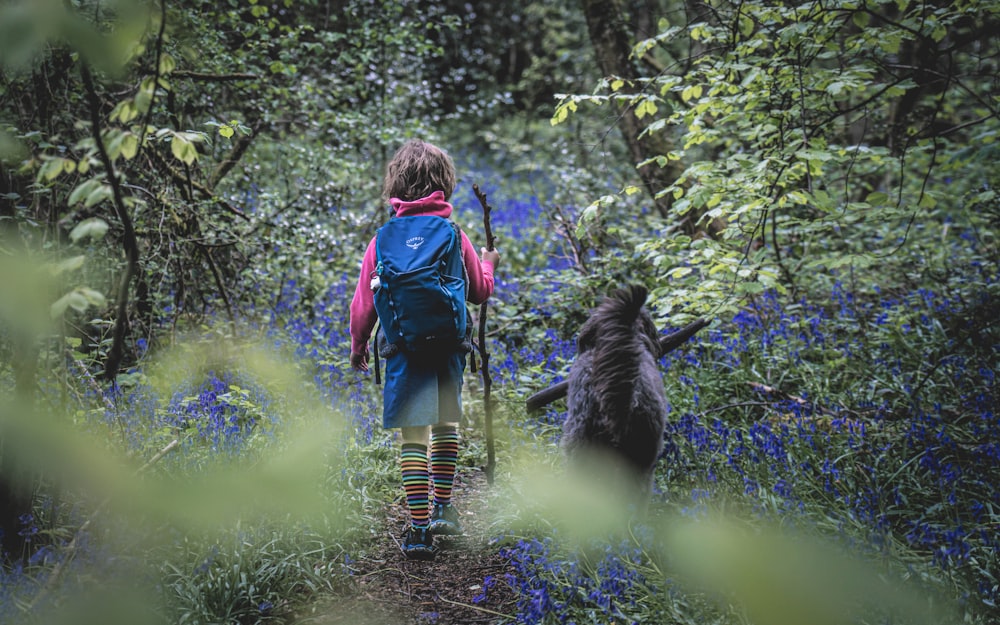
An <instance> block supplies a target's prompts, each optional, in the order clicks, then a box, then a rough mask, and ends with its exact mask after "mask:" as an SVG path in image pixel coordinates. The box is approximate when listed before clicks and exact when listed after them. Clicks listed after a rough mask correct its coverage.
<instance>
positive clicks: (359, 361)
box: [351, 350, 368, 371]
mask: <svg viewBox="0 0 1000 625" xmlns="http://www.w3.org/2000/svg"><path fill="white" fill-rule="evenodd" d="M351 367H353V368H354V369H357V370H358V371H368V351H367V350H366V351H365V353H363V354H355V353H354V352H351Z"/></svg>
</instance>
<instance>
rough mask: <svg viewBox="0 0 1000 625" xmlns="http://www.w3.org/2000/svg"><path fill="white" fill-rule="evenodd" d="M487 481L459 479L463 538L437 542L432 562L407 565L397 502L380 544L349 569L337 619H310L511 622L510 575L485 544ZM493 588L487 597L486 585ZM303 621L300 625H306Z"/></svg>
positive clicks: (472, 476)
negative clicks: (349, 584) (349, 583)
mask: <svg viewBox="0 0 1000 625" xmlns="http://www.w3.org/2000/svg"><path fill="white" fill-rule="evenodd" d="M488 488H489V486H488V485H487V484H486V478H485V476H484V474H483V473H482V471H478V470H471V471H470V470H464V471H460V472H459V474H458V475H457V476H456V485H455V507H456V508H458V510H459V513H460V514H461V521H462V525H463V529H464V531H465V534H464V535H463V536H457V537H452V538H442V537H436V538H435V544H436V545H437V546H438V547H439V551H438V553H437V556H436V557H435V559H434V560H432V561H429V562H419V561H409V560H407V559H406V557H405V556H403V553H402V551H401V549H400V541H401V537H402V534H403V531H404V529H405V528H406V525H407V523H408V522H409V515H408V513H407V511H406V507H405V505H404V504H403V502H402V500H401V498H400V500H399V501H396V502H394V503H392V504H390V505H388V506H386V508H385V510H384V514H385V524H384V525H385V527H384V531H383V533H382V535H383V537H384V539H383V540H380V541H379V542H378V544H376V545H373V546H372V548H371V549H370V550H369V551H368V553H367V555H366V556H364V557H362V558H360V559H358V560H357V561H355V562H353V563H352V564H351V568H352V569H353V571H354V574H353V576H352V578H353V596H351V597H349V598H348V600H347V601H346V602H344V601H338V602H337V606H336V609H335V610H333V611H331V612H335V613H326V614H324V615H323V617H322V618H316V619H308V621H309V622H312V623H321V624H322V625H341V624H343V625H347V624H348V623H350V624H352V625H389V624H392V625H409V624H411V623H412V624H419V625H477V624H483V625H485V624H490V625H492V624H500V623H511V622H513V619H512V618H510V616H507V617H505V616H503V615H513V614H514V606H513V603H514V596H513V593H512V592H511V590H510V589H509V588H508V586H507V584H506V583H505V582H504V581H503V580H504V575H505V574H506V573H507V572H508V571H509V570H510V569H509V567H508V565H507V563H506V561H504V559H503V558H501V557H500V555H499V554H498V551H499V549H498V547H497V545H495V544H490V538H491V536H489V535H488V534H489V531H488V528H487V525H488V519H489V518H490V516H491V514H490V510H489V506H490V505H491V503H490V501H489V499H490V498H489V497H488V496H487V495H488V493H487V489H488ZM487 577H493V578H494V579H496V580H497V582H496V584H495V585H494V586H493V587H492V588H490V590H489V592H487V593H486V595H485V597H483V596H481V595H482V594H483V586H484V580H486V578H487ZM303 622H305V621H303Z"/></svg>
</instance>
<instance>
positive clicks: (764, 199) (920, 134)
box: [554, 0, 1000, 313]
mask: <svg viewBox="0 0 1000 625" xmlns="http://www.w3.org/2000/svg"><path fill="white" fill-rule="evenodd" d="M585 6H589V7H590V8H589V9H588V10H589V11H590V12H591V13H593V14H594V15H597V13H596V12H597V11H598V9H601V10H604V11H605V12H606V13H605V14H606V15H608V16H609V19H611V18H613V16H614V15H615V11H617V9H616V8H615V7H616V6H617V5H616V4H615V3H610V2H595V3H587V4H586V5H585ZM678 8H681V7H678ZM608 11H610V13H609V12H608ZM678 16H679V19H678ZM672 18H673V19H672V20H668V19H666V18H664V19H661V20H660V23H659V33H658V34H657V35H656V36H654V37H650V38H648V39H645V40H641V41H638V42H635V45H634V46H633V47H632V48H631V52H630V54H631V58H632V59H633V60H638V59H646V58H650V64H654V65H656V66H657V67H662V68H664V69H663V71H662V72H659V73H657V74H656V75H654V76H651V77H648V78H636V77H635V74H634V70H633V74H630V75H628V76H626V78H629V79H630V80H633V81H634V82H636V85H637V89H636V90H635V91H634V92H629V93H626V92H624V91H623V90H624V88H625V87H626V86H627V83H626V82H625V81H624V80H621V81H620V82H616V81H615V80H614V79H612V80H605V81H603V82H602V83H601V84H600V85H599V89H598V91H597V93H595V94H593V95H585V96H571V97H567V98H566V99H564V100H563V101H562V102H561V103H560V105H559V107H558V108H557V110H556V115H555V117H554V121H559V120H560V119H564V118H565V117H566V116H567V115H568V113H569V112H571V111H572V110H575V109H576V108H577V106H578V105H579V104H581V103H583V102H588V103H593V104H598V105H602V104H607V103H609V102H610V103H612V104H614V105H616V106H620V107H622V108H623V109H624V111H625V112H626V113H627V112H628V111H631V112H633V113H634V115H635V117H640V116H641V117H642V118H643V122H644V125H643V130H642V131H641V132H640V134H641V135H642V136H643V137H644V138H646V139H649V138H655V137H657V136H659V137H662V138H663V140H664V143H663V144H662V146H663V147H660V148H658V150H657V151H656V153H652V154H647V158H646V160H645V161H644V162H643V164H644V165H645V166H651V165H652V166H661V167H664V168H666V171H667V172H669V173H668V174H667V175H666V176H664V178H663V182H664V183H665V184H662V186H661V187H660V188H658V189H657V190H656V191H655V193H656V196H657V197H659V198H661V199H663V198H666V197H670V198H671V201H670V203H669V211H670V214H671V215H672V216H673V219H674V220H680V219H683V218H685V216H687V215H696V216H697V219H698V223H699V224H701V225H702V226H704V225H705V224H707V223H708V221H709V220H715V221H716V223H721V224H724V225H725V227H724V230H722V231H721V232H720V233H719V237H718V240H717V241H704V240H697V241H695V240H692V239H691V238H689V237H685V236H677V237H670V238H664V239H662V240H658V241H648V242H644V243H643V244H642V245H641V251H642V253H643V254H644V255H645V256H646V257H647V259H648V260H649V261H650V263H651V266H654V267H658V268H659V274H658V279H657V281H658V282H659V283H660V284H662V285H664V286H663V287H661V288H660V289H659V290H658V292H657V291H654V294H657V295H659V296H660V297H662V298H663V299H664V300H668V301H669V302H670V303H671V304H676V305H680V304H679V303H680V302H687V305H688V306H689V307H690V309H693V310H695V311H698V312H701V313H703V312H705V311H707V310H709V309H715V310H723V309H725V308H724V307H725V306H734V305H735V304H736V303H738V302H740V301H741V300H742V299H743V298H744V297H746V296H748V295H752V294H753V293H755V292H758V291H759V290H760V289H762V288H765V287H768V286H773V287H776V288H782V289H783V288H792V289H796V288H802V287H804V286H806V285H808V284H809V283H810V282H812V281H815V280H816V278H818V277H820V276H823V275H833V274H836V273H837V272H839V271H840V270H849V269H855V270H863V269H865V268H866V267H869V266H872V265H873V264H876V263H877V264H885V263H893V262H898V263H899V264H900V266H901V268H903V270H904V272H905V271H906V270H911V269H912V263H911V262H910V260H909V259H908V258H907V256H906V254H905V248H904V245H905V243H906V241H907V240H908V234H909V233H910V231H911V228H912V226H913V224H914V223H915V222H916V223H920V222H922V221H927V220H934V219H945V218H946V217H947V216H948V215H949V214H954V213H955V211H960V210H961V209H962V207H963V205H964V203H965V202H966V199H965V198H966V197H967V196H968V194H974V193H976V192H979V191H983V189H984V187H983V185H984V184H987V180H988V177H987V175H986V173H985V172H986V170H987V169H988V167H987V164H988V163H989V162H990V161H991V160H992V159H994V158H995V152H996V147H995V146H996V138H997V132H998V129H1000V124H998V107H997V102H996V99H995V98H994V97H992V96H991V94H992V93H994V92H995V89H996V83H995V77H996V64H997V58H998V57H1000V49H998V42H997V39H996V37H994V36H993V35H992V34H991V33H994V32H996V29H997V27H998V25H1000V24H998V22H1000V4H998V3H997V2H994V1H966V2H954V3H953V2H917V1H910V0H899V1H897V2H874V1H867V2H858V1H856V0H842V1H836V2H823V3H816V2H810V3H792V4H789V5H782V4H776V3H767V2H749V3H748V2H739V3H732V2H710V3H703V2H690V3H687V4H685V5H684V6H683V11H678V12H676V13H675V14H672ZM618 23H620V21H619V22H618ZM614 32H615V33H616V36H618V37H620V36H621V31H620V29H619V30H617V31H614ZM609 49H611V48H610V46H609ZM617 49H618V51H617V53H616V58H617V63H618V67H631V66H628V65H627V63H628V53H626V52H624V51H623V50H622V49H621V44H620V43H618V44H617ZM612 60H614V59H612ZM623 119H628V118H627V117H626V116H625V114H624V113H623ZM627 134H629V135H634V134H635V131H634V129H633V130H632V131H630V132H628V133H627ZM671 144H673V145H675V146H676V148H675V149H673V150H668V149H667V146H669V145H671ZM678 171H679V174H678V173H677V172H678ZM645 180H646V179H645V178H644V181H645ZM901 250H903V251H901ZM718 306H723V308H716V307H718Z"/></svg>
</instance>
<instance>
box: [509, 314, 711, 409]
mask: <svg viewBox="0 0 1000 625" xmlns="http://www.w3.org/2000/svg"><path fill="white" fill-rule="evenodd" d="M707 325H708V320H706V319H702V318H698V319H695V320H694V321H692V322H691V323H689V324H688V325H686V326H684V327H683V328H681V329H680V330H677V331H676V332H672V333H670V334H668V335H666V336H661V337H660V356H665V355H666V354H669V353H670V352H672V351H674V350H675V349H677V348H678V347H680V346H681V345H683V344H684V343H685V342H686V341H687V340H688V339H690V338H691V337H692V336H694V335H695V334H697V333H698V331H699V330H701V329H702V328H704V327H705V326H707ZM568 389H569V382H567V381H566V380H563V381H562V382H559V383H558V384H554V385H552V386H550V387H548V388H546V389H543V390H541V391H538V392H537V393H535V394H534V395H532V396H531V397H529V398H528V400H527V401H526V402H525V406H526V407H527V409H528V412H534V411H535V410H538V409H540V408H541V407H542V406H546V405H548V404H551V403H552V402H554V401H555V400H557V399H561V398H563V397H565V396H566V391H567V390H568Z"/></svg>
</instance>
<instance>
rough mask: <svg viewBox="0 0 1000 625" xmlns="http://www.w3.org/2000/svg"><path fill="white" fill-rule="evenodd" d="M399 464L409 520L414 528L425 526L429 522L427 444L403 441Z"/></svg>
mask: <svg viewBox="0 0 1000 625" xmlns="http://www.w3.org/2000/svg"><path fill="white" fill-rule="evenodd" d="M399 464H400V468H401V469H402V471H403V490H405V491H406V506H407V507H408V508H409V509H410V522H411V523H412V524H413V527H415V528H418V529H422V528H426V527H427V526H428V525H429V524H430V511H429V510H428V506H427V500H428V495H429V494H430V476H429V474H428V472H427V446H426V445H421V444H419V443H403V448H402V453H401V456H400V462H399Z"/></svg>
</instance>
